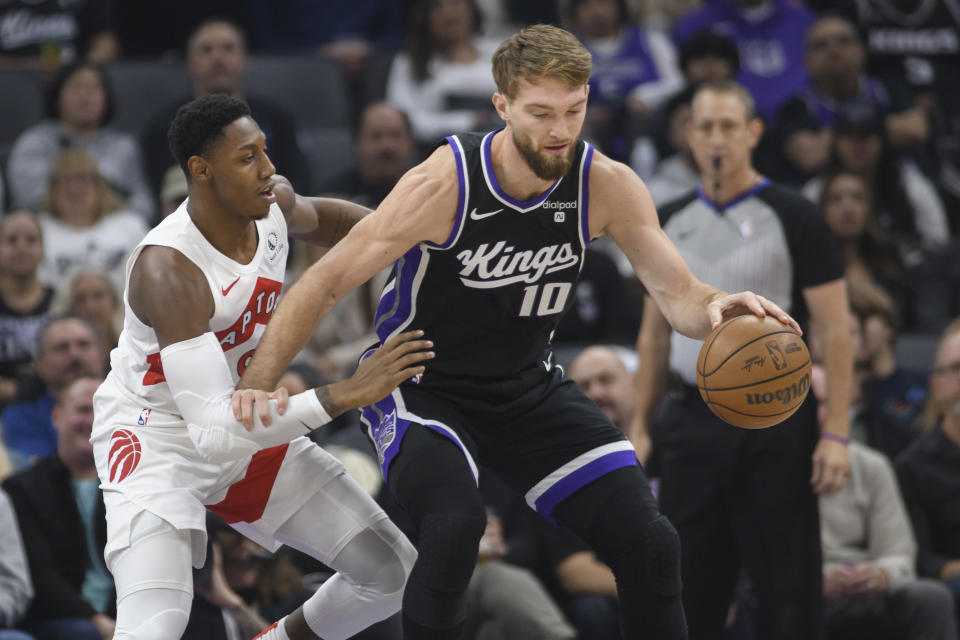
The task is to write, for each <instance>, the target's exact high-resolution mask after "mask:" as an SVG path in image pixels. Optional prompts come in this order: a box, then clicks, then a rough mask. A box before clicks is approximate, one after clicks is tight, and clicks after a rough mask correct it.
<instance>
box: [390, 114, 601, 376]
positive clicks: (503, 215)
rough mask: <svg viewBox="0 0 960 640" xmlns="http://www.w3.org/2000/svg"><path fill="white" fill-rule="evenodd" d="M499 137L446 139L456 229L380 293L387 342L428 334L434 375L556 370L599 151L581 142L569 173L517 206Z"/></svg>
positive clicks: (418, 254) (405, 259) (411, 257)
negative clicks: (499, 168) (502, 180)
mask: <svg viewBox="0 0 960 640" xmlns="http://www.w3.org/2000/svg"><path fill="white" fill-rule="evenodd" d="M495 133H496V132H491V133H488V134H486V135H485V136H481V135H478V134H463V135H456V136H450V137H448V138H446V141H445V143H446V144H449V145H450V147H451V149H452V150H453V155H454V158H455V161H456V166H457V181H458V183H459V184H458V186H459V196H458V199H457V210H456V221H455V223H454V226H453V231H452V232H451V234H450V236H449V237H448V238H447V240H446V241H445V242H444V243H443V244H439V245H438V244H433V243H430V242H422V243H420V244H418V245H416V246H415V247H413V248H412V249H410V250H409V251H407V253H406V254H404V255H403V256H402V257H401V258H400V259H399V260H398V261H397V262H396V264H395V265H394V268H393V274H392V276H391V278H390V280H389V281H388V282H387V284H386V286H385V287H384V290H383V293H382V294H381V296H380V303H379V306H378V309H377V316H376V330H377V335H378V336H379V338H380V340H381V342H383V341H386V340H388V339H389V338H390V337H391V336H394V335H396V334H398V333H400V332H403V331H409V330H413V329H422V330H423V331H424V333H425V335H426V337H427V338H429V339H430V340H433V342H434V345H435V349H434V350H435V351H436V354H437V355H436V358H435V359H434V360H431V361H430V363H429V364H428V367H427V369H428V373H427V375H428V376H429V375H431V374H433V373H440V374H445V375H453V376H469V377H488V378H492V377H501V378H502V377H510V376H513V375H515V374H516V373H518V372H519V371H522V370H524V369H526V368H528V367H530V366H532V365H537V364H538V363H540V362H541V361H545V364H546V365H547V366H550V365H549V357H548V356H547V353H548V349H549V345H550V340H551V337H552V335H553V331H554V329H555V328H556V326H557V323H558V322H559V320H560V318H561V316H562V315H563V313H564V312H565V311H566V310H567V309H568V308H569V307H570V305H571V304H572V302H573V296H574V287H575V285H576V281H577V276H578V275H579V274H580V270H581V269H582V267H583V256H584V250H585V249H586V247H587V245H588V244H589V241H590V236H589V226H588V222H587V212H588V208H587V205H588V201H589V193H588V183H589V175H590V163H591V160H592V158H593V147H591V145H589V144H587V143H585V142H582V141H579V142H578V143H577V146H576V148H575V153H574V161H573V164H572V166H571V168H570V171H569V172H568V173H567V174H566V175H564V176H563V177H561V178H560V179H559V180H557V181H556V182H554V183H553V184H552V185H551V186H550V187H549V188H548V189H547V190H546V191H545V192H544V193H543V194H541V195H540V196H539V197H537V198H534V199H533V200H529V201H527V202H521V201H520V200H517V199H515V198H513V197H511V196H510V195H508V194H507V193H505V192H504V191H503V189H501V188H500V185H499V184H497V178H496V176H495V175H494V172H493V164H492V162H491V157H490V142H491V140H492V139H493V136H494V134H495Z"/></svg>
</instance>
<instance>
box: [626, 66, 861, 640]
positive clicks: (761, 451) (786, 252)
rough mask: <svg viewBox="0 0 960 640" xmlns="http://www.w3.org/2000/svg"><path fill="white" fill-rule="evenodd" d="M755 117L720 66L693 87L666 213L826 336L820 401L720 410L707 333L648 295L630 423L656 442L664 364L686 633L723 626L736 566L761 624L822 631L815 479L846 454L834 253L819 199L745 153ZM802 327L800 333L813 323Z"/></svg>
mask: <svg viewBox="0 0 960 640" xmlns="http://www.w3.org/2000/svg"><path fill="white" fill-rule="evenodd" d="M762 130H763V125H762V123H761V122H760V120H758V119H757V118H755V116H754V105H753V100H752V99H751V97H750V95H749V94H748V93H747V92H746V91H745V90H744V89H743V88H742V87H740V86H739V85H737V84H736V83H733V82H729V81H724V82H719V83H711V84H706V85H704V86H702V87H701V88H700V89H699V90H698V91H697V92H696V93H695V94H694V98H693V104H692V111H691V116H690V122H689V123H688V124H687V136H688V140H689V143H690V147H691V149H692V151H693V153H694V156H695V158H696V161H697V165H698V166H699V168H700V175H701V185H700V186H699V187H698V188H697V190H696V191H695V192H692V193H690V194H689V195H687V196H685V197H682V198H680V199H679V200H677V201H674V202H673V203H670V204H668V205H666V206H665V207H664V208H663V209H662V210H661V212H660V217H661V220H660V222H661V225H662V226H663V229H664V231H665V232H666V234H667V235H668V236H669V237H670V239H671V240H672V241H673V242H674V244H676V246H677V248H678V249H679V251H680V253H681V255H682V256H683V258H684V260H686V262H687V264H688V265H690V268H691V269H692V270H693V272H694V274H695V275H696V276H697V277H698V278H700V279H701V280H703V281H704V282H708V283H710V284H712V285H714V286H716V287H719V288H720V289H722V290H725V291H740V290H752V291H755V292H757V293H758V294H760V295H762V296H764V297H766V298H768V299H770V300H772V301H773V302H775V303H777V304H778V305H780V306H781V307H782V308H783V309H785V310H787V312H788V313H790V314H791V315H793V317H795V318H796V319H797V320H798V321H799V322H800V323H801V324H804V319H805V318H809V321H810V323H809V325H808V328H809V326H811V325H812V327H813V328H814V331H815V332H816V333H817V335H818V336H820V337H821V338H822V346H823V349H822V351H823V356H824V365H825V369H826V372H827V379H828V398H827V406H826V417H825V419H824V421H823V424H822V426H820V425H818V421H817V409H816V405H815V400H814V398H813V397H812V394H811V397H810V398H808V400H807V401H806V402H805V403H804V405H803V406H802V407H801V408H800V409H799V410H798V411H797V412H796V413H795V414H794V415H793V416H792V417H791V418H789V419H788V420H786V421H785V422H783V423H782V424H780V425H778V426H775V427H771V428H769V429H765V430H756V431H754V430H746V429H738V428H736V427H732V426H730V425H728V424H726V423H724V422H722V421H721V420H720V419H719V418H717V417H715V416H714V415H713V414H712V413H711V412H710V411H709V410H708V409H707V407H706V405H705V404H704V403H703V401H702V400H701V399H700V397H699V393H698V392H697V389H696V375H695V371H696V362H697V354H698V352H699V349H700V344H701V343H700V342H699V341H695V340H691V339H689V338H685V337H683V336H681V335H680V334H677V333H673V334H672V335H671V330H670V325H669V324H668V323H667V321H666V320H665V319H664V317H663V315H662V314H661V312H660V310H659V309H658V308H657V306H656V304H655V303H654V301H653V300H652V299H651V298H649V297H648V298H647V300H646V301H645V302H646V304H645V305H644V314H643V321H642V324H641V329H640V335H639V337H638V339H637V349H638V353H639V357H640V363H641V365H640V368H639V373H638V376H637V392H638V395H637V403H638V404H637V411H636V417H635V418H634V422H633V425H632V428H631V433H630V436H631V439H632V440H633V441H634V442H635V443H636V444H637V445H638V452H641V453H642V452H644V451H649V446H650V445H649V442H650V440H649V436H648V430H647V426H648V425H649V424H650V422H651V419H652V416H653V415H654V411H655V408H656V407H657V406H658V404H659V402H660V399H661V397H663V391H664V387H665V381H667V380H668V379H669V376H668V375H667V374H668V369H669V370H672V372H673V374H674V375H675V376H676V377H677V378H678V379H679V381H680V384H678V385H677V386H678V388H679V389H680V390H681V393H677V394H667V396H666V397H665V401H664V405H663V406H662V407H661V409H660V412H659V413H658V414H657V415H658V423H657V429H656V433H657V438H656V439H655V441H654V443H653V446H654V447H655V449H656V455H657V459H658V462H659V467H660V470H661V473H660V500H661V508H662V510H663V513H664V514H666V515H667V516H668V517H669V519H670V520H671V522H672V523H673V524H674V526H675V527H676V528H677V531H678V532H679V534H680V540H681V545H682V554H681V555H682V561H683V562H682V569H683V584H684V597H683V605H684V609H685V611H686V614H687V621H688V624H689V628H690V639H691V640H706V639H709V640H713V639H715V638H720V637H721V636H722V633H723V628H724V623H725V620H726V618H727V613H728V610H729V608H730V605H731V603H732V602H733V601H734V599H735V595H734V592H735V588H736V583H737V580H738V576H739V575H740V572H741V569H742V570H743V571H744V572H745V573H746V575H747V577H748V578H749V581H750V583H751V584H752V585H753V589H754V592H755V594H756V600H757V603H758V606H757V613H756V625H757V631H758V637H759V638H760V640H774V639H775V640H817V639H818V638H821V637H822V636H823V616H822V611H821V609H822V582H821V572H820V568H821V562H820V529H819V518H818V515H817V494H818V493H820V492H824V493H828V494H829V493H833V492H835V491H837V490H839V489H840V488H842V487H843V485H844V483H845V482H846V477H847V474H848V473H849V469H850V461H849V457H848V454H847V449H846V442H847V437H848V432H849V422H848V417H847V398H848V395H849V388H850V379H851V376H852V362H853V358H852V354H851V345H850V334H849V327H848V324H847V315H846V314H847V294H846V285H845V282H844V280H843V265H842V262H841V259H840V255H839V253H838V251H837V248H836V245H835V243H834V240H833V238H832V236H831V235H830V232H829V230H828V228H827V226H826V223H825V222H824V220H823V216H822V215H821V214H820V212H819V211H818V210H817V208H816V207H815V206H814V205H813V204H811V203H810V202H808V201H807V200H806V199H804V198H803V197H802V196H800V195H799V194H797V193H795V192H793V191H791V190H789V189H787V188H784V187H781V186H778V185H776V184H773V183H771V182H770V181H769V180H768V179H767V178H765V177H763V176H762V175H761V174H760V173H758V172H757V170H756V169H755V168H754V167H753V164H752V161H751V151H752V150H753V148H754V147H755V146H756V144H757V142H758V141H759V139H760V135H761V133H762ZM808 335H809V334H808Z"/></svg>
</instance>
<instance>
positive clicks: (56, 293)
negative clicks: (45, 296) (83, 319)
mask: <svg viewBox="0 0 960 640" xmlns="http://www.w3.org/2000/svg"><path fill="white" fill-rule="evenodd" d="M83 276H93V277H95V278H98V279H99V280H100V281H101V282H103V283H104V284H105V285H106V287H107V291H108V293H109V294H110V296H111V297H112V298H113V315H112V316H111V318H110V326H108V327H105V328H104V329H105V330H107V331H109V334H108V335H101V336H100V337H101V338H102V342H103V346H104V348H105V349H106V350H107V352H108V353H109V351H110V350H111V349H112V348H113V347H115V346H117V340H118V339H119V337H120V331H122V330H123V316H124V306H123V298H122V296H121V293H120V289H119V288H118V287H117V283H116V282H114V281H113V278H111V277H110V274H109V273H108V272H107V271H106V270H104V269H103V268H101V267H98V266H95V265H91V264H84V263H79V264H74V265H72V266H71V267H70V268H69V269H67V271H66V273H64V274H63V276H62V277H61V278H60V280H59V281H58V282H57V285H56V287H54V289H53V298H52V299H51V300H50V314H51V315H54V316H60V315H71V316H76V315H77V312H76V311H75V310H74V304H75V291H74V286H76V282H77V280H79V279H80V278H81V277H83ZM90 324H91V325H92V324H93V323H92V321H91V322H90ZM95 328H96V330H97V331H98V332H101V327H95ZM101 333H102V332H101Z"/></svg>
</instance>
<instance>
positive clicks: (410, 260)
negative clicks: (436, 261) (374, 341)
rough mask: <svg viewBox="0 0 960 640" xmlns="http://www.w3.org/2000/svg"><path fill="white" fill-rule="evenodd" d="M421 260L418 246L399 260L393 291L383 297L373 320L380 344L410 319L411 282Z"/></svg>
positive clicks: (411, 302)
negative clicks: (399, 264) (400, 263)
mask: <svg viewBox="0 0 960 640" xmlns="http://www.w3.org/2000/svg"><path fill="white" fill-rule="evenodd" d="M422 259H423V252H422V251H421V250H420V246H419V245H417V246H415V247H413V248H412V249H410V250H409V251H407V252H406V253H405V254H403V257H402V258H400V260H401V262H402V265H401V266H400V268H399V269H397V270H396V271H397V275H396V280H395V282H394V285H393V291H392V292H391V293H390V294H387V295H386V296H384V299H383V301H382V302H381V303H380V305H379V306H378V308H377V316H376V319H375V320H374V326H376V331H377V337H379V338H380V342H381V344H382V343H384V342H386V341H387V338H389V336H390V334H391V333H393V331H394V330H395V329H396V328H397V327H399V326H400V325H401V324H403V323H404V322H405V321H406V320H407V319H408V318H409V317H410V313H411V312H412V310H413V296H414V295H416V292H415V291H414V290H413V286H414V283H413V281H414V278H416V275H417V271H418V270H419V269H420V261H421V260H422Z"/></svg>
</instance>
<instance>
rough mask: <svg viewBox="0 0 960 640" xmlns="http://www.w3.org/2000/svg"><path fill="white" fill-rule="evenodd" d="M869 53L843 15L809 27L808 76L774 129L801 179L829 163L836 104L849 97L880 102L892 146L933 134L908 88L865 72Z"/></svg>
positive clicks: (908, 144) (806, 47) (917, 142)
mask: <svg viewBox="0 0 960 640" xmlns="http://www.w3.org/2000/svg"><path fill="white" fill-rule="evenodd" d="M866 55H867V54H866V47H865V46H864V43H863V41H862V40H861V39H860V34H859V33H858V32H857V27H856V25H854V24H853V23H852V22H850V21H849V20H847V19H846V18H844V17H841V16H838V15H827V16H823V17H821V18H818V19H817V20H816V22H814V23H813V24H812V25H811V26H810V28H809V29H808V30H807V33H806V38H805V41H804V57H803V62H804V66H805V67H806V69H807V72H808V73H809V74H810V77H809V80H808V82H807V84H806V86H805V87H803V88H802V89H801V90H800V91H799V92H798V93H797V94H796V95H794V96H793V97H792V98H790V100H788V101H787V102H786V103H785V104H784V105H783V107H781V109H780V115H779V117H778V130H777V131H776V132H775V133H774V135H775V137H778V138H780V141H781V145H782V152H783V154H784V156H785V157H786V160H787V163H788V164H789V165H790V168H791V169H793V171H795V172H796V174H797V175H798V176H800V177H802V178H803V179H809V178H810V177H812V176H813V175H814V174H816V173H818V172H819V171H821V170H822V169H823V168H824V167H825V166H826V165H827V163H828V162H829V160H830V152H831V150H832V148H833V129H832V126H833V122H834V120H835V119H836V115H837V109H838V107H840V106H841V105H843V104H844V103H846V102H848V101H850V100H859V101H863V102H867V103H870V104H872V105H874V106H875V107H876V109H877V111H878V112H879V113H880V114H881V115H882V116H883V120H884V127H885V130H886V134H887V139H888V140H889V141H890V143H891V144H892V145H893V146H894V147H897V148H904V147H912V146H916V145H920V144H922V143H923V142H925V141H926V139H927V137H928V136H929V133H930V130H929V122H928V118H927V113H926V110H925V109H923V108H922V107H917V106H915V105H914V103H913V99H912V97H910V96H909V95H906V94H905V91H899V92H890V91H888V89H887V88H885V87H884V86H883V85H882V84H881V83H880V81H879V80H876V79H874V78H871V77H869V76H867V75H865V74H864V70H865V68H866ZM898 94H899V95H898Z"/></svg>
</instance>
